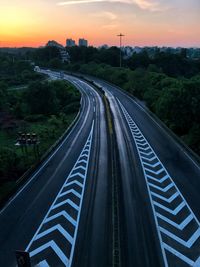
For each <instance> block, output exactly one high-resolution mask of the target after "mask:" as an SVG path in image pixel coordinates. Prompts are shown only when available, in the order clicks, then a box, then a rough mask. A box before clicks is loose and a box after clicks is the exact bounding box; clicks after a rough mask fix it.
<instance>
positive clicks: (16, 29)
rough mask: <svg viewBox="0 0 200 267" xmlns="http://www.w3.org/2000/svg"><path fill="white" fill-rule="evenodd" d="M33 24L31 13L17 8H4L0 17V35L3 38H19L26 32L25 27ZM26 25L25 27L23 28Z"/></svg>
mask: <svg viewBox="0 0 200 267" xmlns="http://www.w3.org/2000/svg"><path fill="white" fill-rule="evenodd" d="M33 24H35V22H34V19H33V18H32V16H31V13H30V12H28V10H26V9H22V8H18V7H15V8H13V7H4V8H3V10H1V16H0V33H1V35H4V36H10V35H12V36H19V35H21V34H23V33H24V32H27V26H32V25H33ZM24 25H26V27H24Z"/></svg>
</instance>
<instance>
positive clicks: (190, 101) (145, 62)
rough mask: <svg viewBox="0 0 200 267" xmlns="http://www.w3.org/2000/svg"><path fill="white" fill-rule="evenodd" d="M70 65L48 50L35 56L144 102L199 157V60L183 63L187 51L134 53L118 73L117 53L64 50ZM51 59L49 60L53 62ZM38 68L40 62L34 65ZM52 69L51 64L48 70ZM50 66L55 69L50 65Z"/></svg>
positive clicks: (47, 64)
mask: <svg viewBox="0 0 200 267" xmlns="http://www.w3.org/2000/svg"><path fill="white" fill-rule="evenodd" d="M67 51H68V53H69V55H70V60H71V62H70V64H67V63H62V62H61V61H59V60H60V59H59V56H58V57H56V58H55V51H54V52H52V51H51V49H50V48H43V49H40V50H35V51H34V53H33V54H32V55H31V54H30V56H31V57H33V59H34V60H36V61H37V54H38V55H39V56H40V57H39V58H41V54H43V60H44V61H43V64H44V65H45V66H49V67H54V68H62V69H65V70H68V71H71V72H79V73H84V74H89V75H94V76H96V77H99V78H102V79H105V80H107V81H109V82H111V83H114V84H116V85H118V86H120V87H122V88H123V89H124V90H126V91H127V92H129V93H130V94H132V95H133V96H135V97H137V98H139V99H140V100H142V101H144V102H145V104H146V105H147V107H148V108H149V109H150V110H151V111H152V112H154V113H155V114H156V116H157V117H159V118H160V119H161V120H162V121H163V122H164V123H165V124H166V125H167V126H168V127H169V128H170V129H171V130H172V131H173V132H174V133H175V134H177V135H178V136H179V137H181V139H182V140H183V141H184V142H185V143H186V144H187V145H188V146H190V147H191V148H192V149H193V150H194V151H195V152H196V153H197V154H199V155H200V60H199V59H196V60H194V59H191V58H188V57H187V49H182V50H181V51H180V53H179V54H173V53H170V52H168V51H166V52H162V51H160V49H159V48H158V49H157V51H155V53H154V55H153V56H152V55H149V54H148V51H145V49H144V50H143V52H142V53H139V54H136V53H134V54H133V55H132V56H131V57H129V58H126V59H125V58H124V59H123V67H122V68H119V67H118V66H119V48H117V47H111V48H109V49H105V48H101V49H97V48H94V47H88V48H87V47H77V46H75V47H71V48H67ZM50 55H53V56H52V58H51V57H50ZM58 62H59V64H58ZM39 63H41V62H39ZM52 63H53V64H52ZM54 63H55V64H54Z"/></svg>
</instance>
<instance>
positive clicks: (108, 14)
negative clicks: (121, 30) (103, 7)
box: [91, 11, 117, 20]
mask: <svg viewBox="0 0 200 267" xmlns="http://www.w3.org/2000/svg"><path fill="white" fill-rule="evenodd" d="M91 16H92V17H95V18H105V19H109V20H116V19H117V15H116V14H114V13H112V12H109V11H104V12H100V13H94V14H91Z"/></svg>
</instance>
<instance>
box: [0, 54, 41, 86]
mask: <svg viewBox="0 0 200 267" xmlns="http://www.w3.org/2000/svg"><path fill="white" fill-rule="evenodd" d="M41 79H42V76H41V75H40V74H39V73H36V72H34V71H33V65H31V63H30V61H29V60H24V59H23V58H21V57H19V56H16V55H10V54H0V81H1V82H4V83H5V84H6V85H7V86H17V85H22V84H26V83H28V82H30V81H34V80H41Z"/></svg>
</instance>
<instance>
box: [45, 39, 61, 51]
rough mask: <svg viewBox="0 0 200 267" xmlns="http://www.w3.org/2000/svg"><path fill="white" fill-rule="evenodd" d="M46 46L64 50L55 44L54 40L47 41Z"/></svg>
mask: <svg viewBox="0 0 200 267" xmlns="http://www.w3.org/2000/svg"><path fill="white" fill-rule="evenodd" d="M46 46H54V47H57V48H59V49H63V48H64V47H63V46H62V45H61V44H59V43H57V42H56V41H54V40H52V41H48V43H47V44H46Z"/></svg>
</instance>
